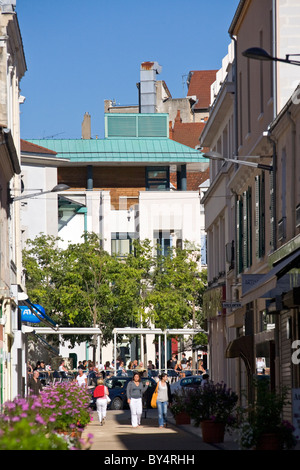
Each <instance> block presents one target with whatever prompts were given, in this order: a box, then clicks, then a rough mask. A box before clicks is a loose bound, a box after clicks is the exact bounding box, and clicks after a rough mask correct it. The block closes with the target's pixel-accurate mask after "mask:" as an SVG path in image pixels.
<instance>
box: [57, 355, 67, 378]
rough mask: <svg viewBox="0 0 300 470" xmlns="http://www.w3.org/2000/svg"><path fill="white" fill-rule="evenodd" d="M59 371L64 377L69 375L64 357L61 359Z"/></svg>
mask: <svg viewBox="0 0 300 470" xmlns="http://www.w3.org/2000/svg"><path fill="white" fill-rule="evenodd" d="M58 370H59V372H60V375H61V377H62V378H63V379H66V378H67V377H68V376H67V373H68V369H67V368H66V366H65V361H64V359H62V360H61V361H60V366H59V368H58Z"/></svg>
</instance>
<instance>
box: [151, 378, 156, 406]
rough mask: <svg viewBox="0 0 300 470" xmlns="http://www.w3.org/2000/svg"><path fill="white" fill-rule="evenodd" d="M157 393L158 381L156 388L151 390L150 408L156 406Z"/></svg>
mask: <svg viewBox="0 0 300 470" xmlns="http://www.w3.org/2000/svg"><path fill="white" fill-rule="evenodd" d="M157 394H158V383H157V385H156V389H155V390H154V392H153V395H152V398H151V408H157V404H156V401H157Z"/></svg>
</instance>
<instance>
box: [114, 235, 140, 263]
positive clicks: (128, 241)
mask: <svg viewBox="0 0 300 470" xmlns="http://www.w3.org/2000/svg"><path fill="white" fill-rule="evenodd" d="M134 238H136V236H135V234H134V233H128V232H113V233H112V234H111V254H112V255H116V256H117V257H119V258H124V257H126V256H127V255H129V254H130V253H132V250H133V247H132V240H133V239H134Z"/></svg>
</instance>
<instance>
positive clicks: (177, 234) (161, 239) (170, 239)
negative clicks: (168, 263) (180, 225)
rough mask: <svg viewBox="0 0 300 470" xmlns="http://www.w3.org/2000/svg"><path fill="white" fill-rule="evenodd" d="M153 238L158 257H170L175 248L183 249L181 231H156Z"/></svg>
mask: <svg viewBox="0 0 300 470" xmlns="http://www.w3.org/2000/svg"><path fill="white" fill-rule="evenodd" d="M153 238H154V240H155V241H156V252H157V255H158V256H159V255H161V256H168V254H169V253H170V250H171V249H172V248H173V247H175V248H182V235H181V230H154V234H153Z"/></svg>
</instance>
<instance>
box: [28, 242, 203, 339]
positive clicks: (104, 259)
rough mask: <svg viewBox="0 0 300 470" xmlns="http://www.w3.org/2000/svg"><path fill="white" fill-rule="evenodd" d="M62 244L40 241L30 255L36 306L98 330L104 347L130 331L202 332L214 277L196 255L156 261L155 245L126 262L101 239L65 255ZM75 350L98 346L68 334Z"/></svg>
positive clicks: (186, 252)
mask: <svg viewBox="0 0 300 470" xmlns="http://www.w3.org/2000/svg"><path fill="white" fill-rule="evenodd" d="M59 240H60V239H59V238H55V237H51V236H45V235H42V234H41V235H40V236H39V237H37V238H36V239H35V240H33V241H29V242H28V245H27V247H26V249H25V250H24V251H23V264H24V268H25V277H26V286H27V290H28V294H29V297H30V298H31V300H32V301H33V302H34V303H39V304H41V305H43V307H44V308H45V310H46V313H47V314H48V315H49V316H50V317H51V318H52V319H53V320H55V322H56V323H57V324H59V325H60V326H64V327H82V328H84V327H91V326H96V325H98V326H99V328H100V329H101V331H102V341H103V344H106V343H107V342H109V341H110V340H111V339H112V332H113V329H114V328H116V327H118V328H123V327H127V326H150V324H153V323H154V324H155V326H156V327H158V328H162V329H165V328H183V327H185V326H186V325H188V324H189V325H190V326H192V327H195V326H199V325H201V322H202V314H201V305H202V294H203V291H204V288H205V285H206V272H203V271H199V269H198V259H197V254H196V256H195V250H194V249H191V248H190V249H174V250H172V251H170V253H169V254H168V256H157V257H153V250H152V247H151V244H150V242H149V241H148V240H146V241H143V242H140V241H137V240H135V241H134V243H133V250H132V253H130V254H129V255H128V256H127V257H126V258H125V259H120V258H118V257H117V256H111V255H109V254H108V253H107V252H106V251H104V250H103V249H102V248H101V243H100V239H99V237H98V235H96V234H94V233H86V234H85V236H84V237H83V240H82V242H81V243H77V244H70V245H69V246H68V247H67V248H65V249H62V248H58V242H59ZM65 339H69V340H70V342H71V344H73V345H74V344H75V342H82V341H85V340H90V336H89V337H85V336H82V335H78V336H74V335H68V336H66V335H65Z"/></svg>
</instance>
